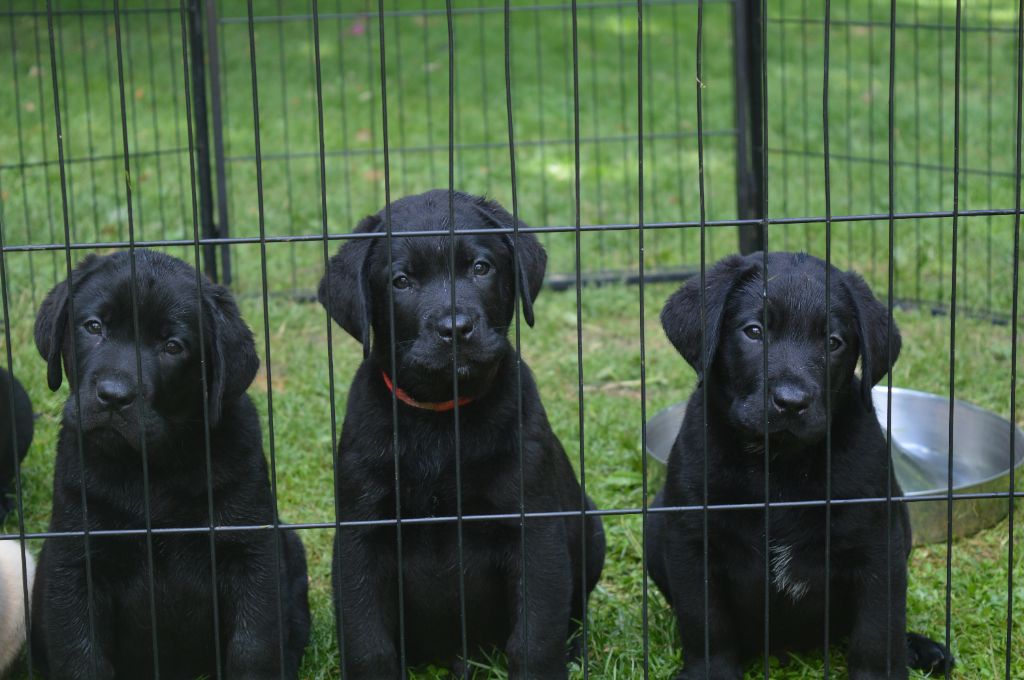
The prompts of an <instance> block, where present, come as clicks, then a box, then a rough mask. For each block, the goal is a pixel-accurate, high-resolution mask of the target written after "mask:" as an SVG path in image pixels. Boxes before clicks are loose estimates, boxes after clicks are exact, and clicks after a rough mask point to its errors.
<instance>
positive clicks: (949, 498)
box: [945, 0, 1016, 680]
mask: <svg viewBox="0 0 1024 680" xmlns="http://www.w3.org/2000/svg"><path fill="white" fill-rule="evenodd" d="M962 28H963V3H962V0H956V46H955V53H956V56H955V60H954V64H955V75H954V84H953V222H952V226H953V233H952V244H951V246H950V253H951V255H952V258H953V262H952V265H951V268H950V279H949V283H950V292H949V439H948V447H949V457H948V463H947V472H946V474H947V477H946V484H947V487H946V638H945V643H946V647H950V646H951V645H950V642H951V637H952V634H951V632H950V628H951V627H952V621H953V454H954V450H953V425H954V415H955V406H956V307H957V271H958V270H957V255H958V253H957V248H958V246H959V238H958V237H959V231H958V223H959V220H958V211H959V210H960V65H961V37H962V36H961V32H962ZM1014 323H1016V320H1014ZM950 671H951V669H949V668H947V669H946V674H945V675H946V680H949V677H950Z"/></svg>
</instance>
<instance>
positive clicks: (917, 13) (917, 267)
mask: <svg viewBox="0 0 1024 680" xmlns="http://www.w3.org/2000/svg"><path fill="white" fill-rule="evenodd" d="M920 23H921V2H920V0H914V38H913V42H914V205H913V206H912V207H911V210H921V208H922V206H921V76H920V74H921V38H920V33H921V31H920V28H919V26H918V25H919V24H920ZM914 252H915V253H920V252H921V220H914ZM914 299H915V300H922V299H923V298H922V296H921V260H920V258H916V257H915V258H914Z"/></svg>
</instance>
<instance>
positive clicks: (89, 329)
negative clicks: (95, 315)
mask: <svg viewBox="0 0 1024 680" xmlns="http://www.w3.org/2000/svg"><path fill="white" fill-rule="evenodd" d="M82 327H83V328H85V332H86V333H89V334H90V335H99V334H100V333H102V332H103V324H101V323H100V322H99V321H97V320H96V319H89V320H88V321H86V322H85V323H84V324H82Z"/></svg>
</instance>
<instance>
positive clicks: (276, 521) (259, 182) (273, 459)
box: [246, 0, 285, 677]
mask: <svg viewBox="0 0 1024 680" xmlns="http://www.w3.org/2000/svg"><path fill="white" fill-rule="evenodd" d="M246 10H247V14H248V24H249V66H250V76H251V82H252V119H253V144H254V146H255V154H256V207H257V217H258V221H259V244H260V278H261V283H262V288H261V290H260V292H261V297H262V301H263V345H264V352H265V354H266V356H265V358H264V359H265V361H264V365H265V366H266V374H267V435H268V436H267V443H268V445H269V449H270V493H271V505H272V507H271V513H272V515H271V520H272V521H271V524H272V525H273V535H274V573H275V574H280V573H281V527H280V518H279V517H278V514H277V447H276V443H275V440H274V368H273V359H272V357H271V347H270V305H269V302H268V299H267V297H268V294H269V291H270V287H269V284H268V283H267V234H266V211H265V209H264V202H263V154H262V148H261V142H260V96H259V82H258V81H259V78H258V77H257V66H256V29H255V24H254V21H253V0H247V2H246ZM274 590H275V598H274V600H275V604H276V605H277V645H278V662H279V665H280V671H281V677H284V676H285V651H284V648H285V645H284V603H283V601H282V598H283V593H282V591H281V579H280V577H278V578H276V579H274Z"/></svg>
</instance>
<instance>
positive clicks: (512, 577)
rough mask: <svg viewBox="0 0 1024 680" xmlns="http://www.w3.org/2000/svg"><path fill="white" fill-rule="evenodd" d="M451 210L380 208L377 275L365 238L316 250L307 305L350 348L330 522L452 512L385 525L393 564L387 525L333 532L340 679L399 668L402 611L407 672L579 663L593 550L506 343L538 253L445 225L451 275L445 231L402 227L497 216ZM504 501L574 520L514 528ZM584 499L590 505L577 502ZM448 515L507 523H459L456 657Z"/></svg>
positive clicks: (366, 223)
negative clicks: (499, 655) (335, 515)
mask: <svg viewBox="0 0 1024 680" xmlns="http://www.w3.org/2000/svg"><path fill="white" fill-rule="evenodd" d="M451 202H452V204H451V206H449V192H448V191H445V190H435V191H431V192H428V193H425V194H421V195H417V196H410V197H406V198H403V199H401V200H398V201H395V202H393V203H392V204H391V206H390V220H391V228H392V230H393V232H394V233H396V235H397V236H396V237H395V238H393V239H392V241H391V247H392V254H391V262H390V269H389V268H388V264H389V263H388V244H387V242H386V241H385V240H384V239H383V238H363V239H354V240H350V241H348V242H347V243H346V244H345V245H343V246H342V247H341V249H340V250H339V252H338V253H337V255H335V256H334V257H333V258H332V259H331V262H330V265H329V268H328V272H327V274H325V276H324V279H323V280H322V281H321V282H320V295H319V296H320V301H321V302H322V303H323V304H324V306H325V307H326V308H327V309H328V310H329V311H330V313H331V316H332V317H333V318H334V320H335V321H337V322H338V323H339V324H340V325H341V327H342V328H344V329H345V330H346V331H348V332H349V333H350V334H351V335H352V336H354V337H355V338H356V339H357V340H360V341H361V342H362V343H363V344H364V353H365V360H364V361H363V363H362V365H361V366H360V367H359V370H358V372H357V373H356V376H355V378H354V379H353V381H352V386H351V388H350V389H349V394H348V412H347V413H346V416H345V423H344V427H343V430H342V434H341V441H340V443H339V445H338V452H337V467H336V469H337V480H336V485H337V487H336V488H337V494H338V502H339V517H340V519H341V520H342V521H350V520H380V519H394V518H395V517H396V506H400V508H401V510H400V512H401V517H402V519H412V518H430V517H438V518H452V519H450V521H443V522H440V523H418V524H402V525H401V556H400V559H399V554H398V548H397V543H396V540H397V538H398V536H397V531H396V527H395V525H394V524H389V525H383V526H380V525H379V526H376V527H354V528H353V527H342V528H341V529H340V530H339V531H338V533H337V535H336V537H335V543H334V564H333V582H334V593H335V607H336V608H337V611H338V614H339V620H340V623H341V630H340V631H339V634H338V637H339V646H340V649H341V657H342V664H343V667H344V670H345V673H346V677H347V678H349V680H358V679H360V678H374V679H375V680H376V679H381V678H389V679H391V678H399V677H402V673H403V670H402V668H401V662H402V659H401V656H402V652H403V650H402V649H401V648H400V643H401V640H402V637H403V636H402V635H401V634H400V631H399V626H400V625H401V622H402V621H403V620H404V629H405V630H404V642H405V647H404V660H405V662H406V665H407V666H408V667H412V666H417V665H421V664H425V663H436V664H440V665H444V666H448V667H449V668H452V669H453V671H454V672H455V673H456V674H457V675H471V672H470V669H471V665H470V661H471V660H472V658H473V657H474V656H475V655H477V654H478V653H479V652H483V653H488V652H490V651H491V650H493V649H495V648H497V649H501V650H504V651H505V652H506V653H507V656H508V671H509V677H510V678H513V679H525V678H566V677H568V668H567V659H568V658H570V657H573V656H578V655H579V649H580V641H579V639H578V638H579V636H578V631H579V621H580V620H581V618H582V616H583V612H584V603H585V599H586V597H587V595H588V594H589V593H590V591H591V590H593V588H594V586H595V585H596V583H597V580H598V577H599V576H600V573H601V568H602V566H603V564H604V550H605V544H604V533H603V529H602V526H601V521H600V518H599V517H598V516H596V515H588V516H585V517H584V515H583V514H582V513H581V512H580V508H581V504H582V503H583V502H584V501H583V494H582V493H581V490H580V485H579V483H578V482H577V480H576V476H575V474H574V472H573V469H572V466H571V465H570V463H569V459H568V457H567V456H566V454H565V451H564V450H563V449H562V445H561V444H560V443H559V441H558V439H557V438H556V437H555V435H554V433H553V432H552V430H551V426H550V425H549V423H548V419H547V415H546V413H545V411H544V407H543V406H542V404H541V400H540V396H539V395H538V392H537V386H536V384H535V383H534V380H533V376H532V375H531V373H530V370H529V368H527V366H526V364H525V363H522V362H520V361H519V357H518V356H517V354H516V349H515V348H513V347H512V345H511V343H510V342H509V341H508V338H507V333H508V330H509V327H510V325H511V324H513V323H514V312H515V308H516V298H515V286H516V280H517V278H518V285H519V290H520V293H521V300H522V308H521V309H522V319H523V320H525V321H526V323H527V324H529V325H531V326H532V325H533V303H534V300H535V299H536V297H537V294H538V293H539V292H540V288H541V283H542V282H543V278H544V267H545V262H546V257H547V256H546V255H545V253H544V250H543V248H542V247H541V246H540V244H539V243H538V242H537V240H536V239H535V238H534V237H533V236H532V235H529V234H519V235H518V245H517V247H516V248H515V251H516V252H515V255H517V256H518V257H514V252H513V248H514V247H513V243H514V237H513V236H512V234H511V233H505V234H497V233H496V234H493V235H491V234H475V235H474V234H469V235H460V236H457V237H456V238H455V243H454V250H455V255H454V262H455V268H454V273H453V272H452V270H451V268H450V266H449V263H450V247H451V246H452V243H451V240H450V238H449V237H447V236H429V237H414V236H404V237H403V236H402V232H407V231H419V230H432V231H447V230H448V229H449V227H450V225H451V224H452V222H454V230H456V231H461V230H465V229H477V230H480V229H495V228H498V229H511V228H512V226H513V219H512V216H511V215H509V214H508V213H507V212H506V211H505V210H504V209H503V208H502V207H501V206H499V205H498V204H497V203H495V202H493V201H489V200H486V199H483V198H478V197H475V196H470V195H467V194H463V193H452V194H451ZM450 208H451V211H452V215H451V217H452V218H453V220H451V221H450V218H449V209H450ZM386 219H387V215H386V213H385V212H384V211H382V212H380V213H378V214H376V215H373V216H371V217H367V218H366V219H364V220H363V221H362V222H360V224H359V225H358V227H357V228H356V232H357V233H360V234H369V233H378V234H383V233H384V232H385V231H386V228H387V227H386V223H385V221H386ZM520 226H523V225H522V223H520ZM516 260H518V269H517V268H516V266H515V264H516ZM453 280H454V288H455V291H454V296H455V305H454V309H453V307H452V281H453ZM389 291H390V292H389ZM392 297H393V314H394V316H393V317H392V316H391V313H392V312H391V308H390V306H391V305H390V302H389V298H392ZM391 318H393V319H394V327H393V333H394V336H393V340H394V344H393V345H392V326H391V323H390V319H391ZM453 345H454V347H455V350H456V352H453ZM392 348H393V351H394V362H395V363H394V366H395V368H396V369H397V370H395V371H394V372H393V371H392V363H391V355H392ZM453 354H457V356H458V364H457V365H456V366H455V372H457V374H458V383H457V385H458V403H459V421H458V422H459V427H458V432H456V428H455V419H454V413H453V411H454V403H453V401H454V399H455V394H454V390H453V380H454V376H453V361H454V359H453ZM392 390H394V399H395V402H394V403H395V404H397V414H396V417H397V434H395V430H394V429H393V427H392V423H393V420H392V417H393V410H392V403H393V402H392ZM520 390H521V391H520ZM519 405H521V415H522V429H521V431H520V429H519V422H518V415H517V410H518V408H519ZM520 432H521V437H520ZM456 438H458V442H459V447H458V451H456ZM396 440H397V446H398V450H397V451H396V450H395V441H396ZM520 448H521V450H522V460H520ZM396 459H397V465H396ZM520 466H521V468H520ZM396 467H397V474H398V475H399V479H400V490H399V497H398V498H397V499H396V498H395V494H396V481H395V476H396ZM457 468H461V469H460V470H459V472H461V508H460V507H459V505H458V488H459V487H458V486H457V483H456V480H457V477H456V474H457V472H456V471H457ZM520 469H522V471H523V476H522V478H521V477H520ZM520 493H522V495H523V501H524V506H525V511H526V512H548V511H555V512H567V511H572V512H574V513H579V514H578V515H577V514H573V515H570V516H556V517H554V518H527V519H526V520H525V528H523V523H521V522H520V518H519V517H517V516H515V515H518V513H519V512H520ZM585 503H586V507H587V508H588V509H593V507H594V506H593V503H591V502H590V500H589V499H586V501H585ZM460 510H461V513H462V514H463V515H488V514H505V515H513V516H514V517H506V518H504V519H500V520H485V521H477V520H466V521H464V522H463V524H462V530H461V531H462V543H461V559H462V563H463V564H462V566H463V568H462V572H461V576H462V580H463V584H464V589H465V590H464V593H465V598H464V600H463V602H462V603H461V604H462V606H464V609H465V621H464V626H465V632H466V638H467V639H466V643H467V652H468V656H469V657H470V659H465V658H462V650H463V647H462V633H461V630H462V628H461V626H460V586H459V580H460V572H459V566H460V565H459V559H460V547H459V545H460V544H459V528H458V525H457V524H456V522H455V521H454V519H453V518H455V517H456V515H458V514H459V512H460ZM521 532H522V533H521ZM584 538H585V539H586V548H585V550H586V553H585V558H584V554H583V550H584V548H583V541H584ZM523 540H525V545H524V544H523ZM524 559H525V564H524ZM400 564H401V567H402V568H401V572H399V565H400ZM400 589H401V597H402V603H403V604H404V610H403V611H402V612H399V591H400ZM524 589H525V590H524ZM570 641H571V644H570Z"/></svg>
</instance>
